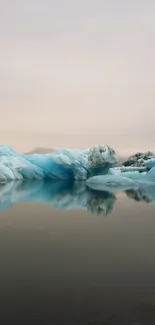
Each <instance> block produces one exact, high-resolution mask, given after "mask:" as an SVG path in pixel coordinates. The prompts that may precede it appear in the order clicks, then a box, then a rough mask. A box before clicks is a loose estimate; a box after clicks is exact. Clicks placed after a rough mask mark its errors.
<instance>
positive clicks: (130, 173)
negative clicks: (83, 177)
mask: <svg viewBox="0 0 155 325" xmlns="http://www.w3.org/2000/svg"><path fill="white" fill-rule="evenodd" d="M86 184H87V186H88V187H90V188H91V189H94V190H98V191H110V192H117V191H125V190H128V189H139V188H148V187H149V188H155V167H152V168H151V169H150V170H149V171H147V169H146V167H118V168H117V167H116V168H110V169H109V171H108V173H107V174H106V175H98V176H94V177H90V178H89V179H88V180H87V181H86Z"/></svg>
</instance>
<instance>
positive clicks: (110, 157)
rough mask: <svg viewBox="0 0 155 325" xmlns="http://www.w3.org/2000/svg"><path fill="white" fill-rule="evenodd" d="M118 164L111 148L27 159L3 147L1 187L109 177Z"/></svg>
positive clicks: (57, 152)
mask: <svg viewBox="0 0 155 325" xmlns="http://www.w3.org/2000/svg"><path fill="white" fill-rule="evenodd" d="M115 162H116V155H115V152H114V150H113V149H112V148H110V147H109V146H107V145H106V146H96V147H94V148H90V149H89V148H88V149H84V150H69V149H63V150H57V151H54V152H52V153H50V154H49V153H48V154H31V155H24V154H19V153H17V152H15V151H14V150H13V149H12V148H10V147H8V146H0V183H6V182H8V181H10V180H33V179H67V180H68V179H80V180H86V179H87V178H88V177H90V176H92V175H95V174H100V173H101V174H103V173H105V172H106V171H107V170H108V169H109V167H110V166H111V165H112V164H114V163H115Z"/></svg>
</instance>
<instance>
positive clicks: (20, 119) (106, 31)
mask: <svg viewBox="0 0 155 325" xmlns="http://www.w3.org/2000/svg"><path fill="white" fill-rule="evenodd" d="M154 90H155V1H154V0H130V1H126V0H117V1H116V0H65V1H64V0H44V1H42V0H14V1H12V0H5V1H2V0H0V113H1V127H0V137H1V141H0V142H1V143H2V144H3V143H8V144H10V145H12V146H13V147H14V148H15V149H17V150H29V149H32V147H35V146H44V147H62V146H65V147H72V148H73V147H75V146H76V147H77V146H79V147H85V146H86V147H87V146H91V145H94V144H96V143H98V142H99V143H101V144H104V143H108V144H110V145H112V146H113V147H115V148H117V149H118V150H121V151H122V152H123V151H124V152H129V151H132V150H134V151H135V150H146V149H155V145H154V138H155V127H154V126H155V91H154Z"/></svg>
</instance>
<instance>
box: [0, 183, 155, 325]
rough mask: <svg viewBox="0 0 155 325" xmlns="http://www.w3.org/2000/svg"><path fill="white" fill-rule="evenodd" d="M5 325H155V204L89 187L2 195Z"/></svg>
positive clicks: (0, 297) (20, 189) (25, 187)
mask: <svg viewBox="0 0 155 325" xmlns="http://www.w3.org/2000/svg"><path fill="white" fill-rule="evenodd" d="M0 260H1V263H0V321H1V324H3V325H5V324H11V325H12V324H17V325H18V324H22V325H25V324H34V325H35V324H43V325H74V324H75V325H88V324H89V325H103V324H104V325H105V324H106V325H109V324H119V325H124V324H127V325H130V324H132V325H138V324H142V325H143V324H146V325H153V324H155V204H154V202H153V201H151V202H150V200H149V198H148V197H147V196H146V195H145V193H143V192H142V191H141V190H139V191H132V190H131V191H127V192H124V193H116V194H113V193H108V192H94V191H90V190H88V189H87V188H86V186H85V183H82V182H80V183H78V182H77V183H74V184H73V183H68V184H66V183H63V182H55V183H51V182H33V183H32V182H31V183H27V182H24V183H20V182H15V183H14V182H10V183H8V184H7V185H4V186H1V187H0Z"/></svg>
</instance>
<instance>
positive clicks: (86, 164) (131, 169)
mask: <svg viewBox="0 0 155 325" xmlns="http://www.w3.org/2000/svg"><path fill="white" fill-rule="evenodd" d="M12 180H19V181H22V182H23V181H25V180H28V181H29V180H31V182H32V181H34V180H36V181H37V180H39V182H40V184H41V181H43V180H52V182H54V181H56V180H64V181H65V182H66V184H67V182H68V181H69V182H70V181H71V182H73V181H75V180H84V181H85V180H86V182H85V186H87V188H91V189H92V190H97V191H108V192H110V193H114V192H118V191H130V193H131V190H132V191H134V193H141V189H145V190H146V192H147V193H149V194H148V196H149V197H154V187H155V154H154V153H152V152H147V153H144V154H143V153H138V154H136V155H133V156H131V157H129V159H128V160H126V161H125V162H123V163H122V164H121V165H120V166H119V167H118V162H117V158H116V154H115V151H114V150H113V149H112V148H111V147H109V146H107V145H105V146H96V147H93V148H88V149H84V150H70V149H63V150H56V151H54V152H51V153H47V154H28V155H26V154H25V155H24V154H20V153H17V152H15V151H14V150H13V149H12V148H10V147H8V146H0V183H9V181H12ZM8 186H9V185H8ZM10 186H11V185H10ZM25 186H26V185H25ZM32 189H33V187H32ZM52 191H53V190H52ZM137 191H138V192H137ZM139 191H140V192H139ZM52 193H53V192H52ZM128 193H129V192H128ZM137 195H138V194H137ZM151 200H152V198H151ZM78 205H79V203H78ZM80 206H81V203H80Z"/></svg>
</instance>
